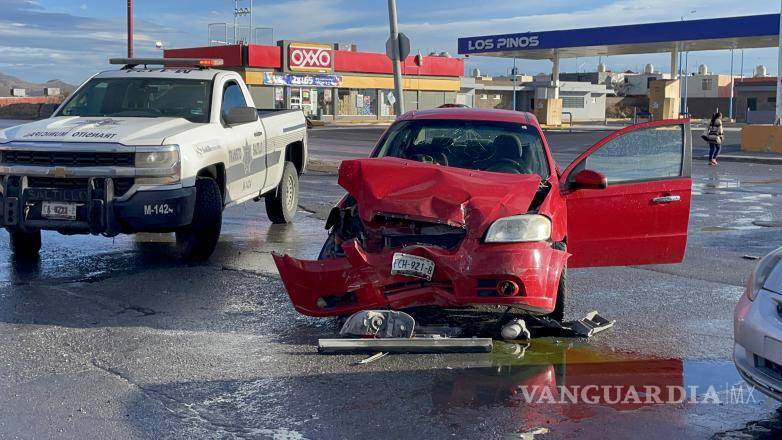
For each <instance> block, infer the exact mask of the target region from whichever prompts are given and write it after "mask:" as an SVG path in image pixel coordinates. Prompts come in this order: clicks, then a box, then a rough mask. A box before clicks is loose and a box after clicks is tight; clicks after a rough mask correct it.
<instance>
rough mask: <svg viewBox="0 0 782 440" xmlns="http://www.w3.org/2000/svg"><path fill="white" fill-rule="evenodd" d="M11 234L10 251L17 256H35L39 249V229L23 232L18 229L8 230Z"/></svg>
mask: <svg viewBox="0 0 782 440" xmlns="http://www.w3.org/2000/svg"><path fill="white" fill-rule="evenodd" d="M8 233H9V234H10V236H11V251H12V252H13V253H14V255H16V256H19V257H27V258H31V257H36V256H38V251H40V250H41V231H40V230H36V231H33V232H25V231H22V230H20V229H16V230H14V231H8Z"/></svg>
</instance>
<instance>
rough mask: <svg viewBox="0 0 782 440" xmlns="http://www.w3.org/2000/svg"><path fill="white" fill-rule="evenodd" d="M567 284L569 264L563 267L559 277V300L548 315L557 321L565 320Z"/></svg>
mask: <svg viewBox="0 0 782 440" xmlns="http://www.w3.org/2000/svg"><path fill="white" fill-rule="evenodd" d="M567 290H568V285H567V266H565V267H563V268H562V275H560V277H559V287H558V288H557V301H556V304H555V306H554V311H553V312H551V313H549V314H548V315H547V316H548V317H549V318H551V319H553V320H555V321H557V322H562V321H564V320H565V300H566V299H567V295H568V292H567Z"/></svg>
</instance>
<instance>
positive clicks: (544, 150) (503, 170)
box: [274, 108, 692, 321]
mask: <svg viewBox="0 0 782 440" xmlns="http://www.w3.org/2000/svg"><path fill="white" fill-rule="evenodd" d="M691 161H692V153H691V139H690V129H689V121H688V120H670V121H656V122H650V123H645V124H639V125H635V126H632V127H628V128H625V129H623V130H620V131H618V132H615V133H613V134H611V135H610V136H608V137H607V138H605V139H603V140H602V141H600V142H598V143H597V144H596V145H594V146H593V147H591V148H589V149H587V151H586V152H584V153H583V154H582V155H581V156H580V157H578V158H577V159H576V160H575V161H574V162H573V163H572V164H571V165H570V166H569V167H567V168H566V169H565V170H564V171H560V169H559V168H558V167H557V166H556V164H555V163H554V159H553V157H552V154H551V151H550V149H549V145H548V143H547V141H546V138H545V136H544V135H543V132H542V130H541V129H540V126H539V125H538V122H537V120H536V119H535V117H534V116H533V115H531V114H526V113H519V112H509V111H499V110H477V109H461V108H459V109H456V108H454V109H436V110H430V111H421V112H412V113H408V114H406V115H404V116H402V117H401V118H400V119H399V120H398V121H397V122H396V123H395V124H393V125H392V126H391V127H390V128H389V129H388V130H387V131H386V133H385V134H384V135H383V136H382V137H381V139H380V141H379V142H378V144H377V146H376V148H375V149H374V151H373V153H372V157H371V158H369V159H361V160H351V161H345V162H343V163H342V165H341V167H340V170H339V184H340V185H341V186H342V187H343V188H345V189H346V190H347V192H348V194H347V195H346V196H345V197H344V198H343V199H342V201H341V202H340V203H339V205H338V206H337V207H336V208H335V209H334V210H333V211H332V213H331V215H330V216H329V219H328V221H327V224H326V228H327V229H328V230H330V234H329V237H328V239H327V241H326V243H325V245H324V247H323V250H322V252H321V255H320V257H319V259H318V260H317V261H304V260H299V259H295V258H292V257H290V256H281V255H275V256H274V259H275V262H276V264H277V268H278V269H279V272H280V275H281V277H282V280H283V282H284V283H285V287H286V288H287V290H288V294H289V295H290V298H291V300H292V302H293V305H294V307H295V308H296V310H298V311H299V312H301V313H303V314H306V315H311V316H337V315H349V314H352V313H354V312H357V311H360V310H366V309H384V308H392V309H401V308H406V307H413V306H425V305H436V306H443V307H465V306H471V305H479V304H494V305H507V306H514V307H518V308H521V309H523V310H525V311H527V312H529V313H531V314H536V315H548V316H549V317H550V318H553V319H555V320H558V321H561V320H562V319H563V316H564V301H565V296H566V292H567V269H568V268H577V267H595V266H620V265H641V264H660V263H679V262H681V261H682V259H683V258H684V253H685V248H686V242H687V227H688V223H689V213H690V198H691V186H692V182H691V178H690V175H691Z"/></svg>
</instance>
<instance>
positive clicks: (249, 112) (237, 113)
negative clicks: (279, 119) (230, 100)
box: [223, 107, 258, 126]
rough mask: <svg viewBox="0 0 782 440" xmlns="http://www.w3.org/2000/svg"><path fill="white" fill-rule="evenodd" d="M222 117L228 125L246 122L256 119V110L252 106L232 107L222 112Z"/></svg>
mask: <svg viewBox="0 0 782 440" xmlns="http://www.w3.org/2000/svg"><path fill="white" fill-rule="evenodd" d="M223 119H224V120H225V123H226V124H228V125H230V126H233V125H241V124H248V123H250V122H255V121H257V120H258V110H256V109H255V108H253V107H234V108H232V109H230V110H228V113H224V114H223Z"/></svg>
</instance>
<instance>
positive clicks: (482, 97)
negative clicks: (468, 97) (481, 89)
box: [481, 93, 489, 100]
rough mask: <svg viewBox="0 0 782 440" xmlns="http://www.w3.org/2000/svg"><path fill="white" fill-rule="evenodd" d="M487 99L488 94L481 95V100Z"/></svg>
mask: <svg viewBox="0 0 782 440" xmlns="http://www.w3.org/2000/svg"><path fill="white" fill-rule="evenodd" d="M487 99H489V95H487V94H485V93H484V94H483V95H481V100H487Z"/></svg>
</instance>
